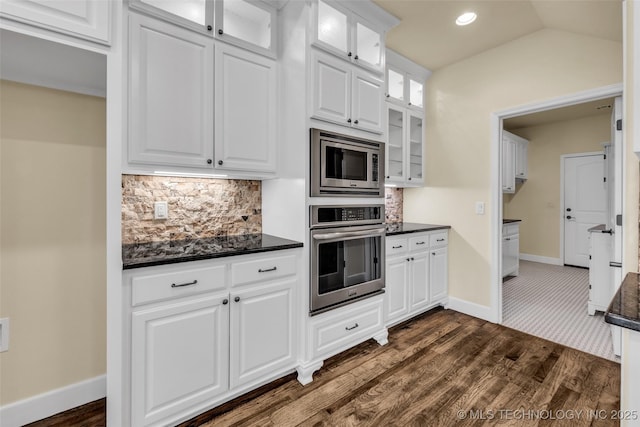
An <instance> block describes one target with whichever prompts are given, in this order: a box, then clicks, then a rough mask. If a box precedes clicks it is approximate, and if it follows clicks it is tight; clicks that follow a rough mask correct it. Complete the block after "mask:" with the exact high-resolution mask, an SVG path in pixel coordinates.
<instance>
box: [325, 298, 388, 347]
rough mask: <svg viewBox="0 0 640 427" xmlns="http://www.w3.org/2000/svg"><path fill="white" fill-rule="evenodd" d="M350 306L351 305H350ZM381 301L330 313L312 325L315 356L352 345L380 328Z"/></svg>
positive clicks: (381, 320)
mask: <svg viewBox="0 0 640 427" xmlns="http://www.w3.org/2000/svg"><path fill="white" fill-rule="evenodd" d="M350 308H351V307H350ZM382 317H383V316H382V301H381V300H380V301H374V302H373V303H372V304H366V305H363V306H362V307H356V308H355V309H354V308H351V310H346V311H344V312H342V313H339V314H337V315H331V316H329V317H327V318H325V319H323V320H322V321H320V322H318V323H316V324H314V325H313V326H312V336H313V349H314V353H315V355H316V356H318V355H321V354H326V353H329V352H333V351H336V350H339V349H341V348H346V347H350V346H352V345H353V344H354V343H356V342H357V341H358V340H360V339H362V338H363V337H365V336H369V337H370V336H371V335H370V334H371V333H372V332H373V331H375V330H377V329H380V328H382V322H383V319H382Z"/></svg>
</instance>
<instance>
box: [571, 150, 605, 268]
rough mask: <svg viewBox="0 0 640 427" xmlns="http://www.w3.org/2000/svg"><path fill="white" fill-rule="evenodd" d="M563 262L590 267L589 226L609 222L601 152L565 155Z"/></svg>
mask: <svg viewBox="0 0 640 427" xmlns="http://www.w3.org/2000/svg"><path fill="white" fill-rule="evenodd" d="M563 162H564V263H565V264H567V265H575V266H579V267H588V266H589V232H588V231H587V230H588V229H589V228H591V227H593V226H596V225H598V224H605V223H606V222H607V192H606V186H605V182H604V156H603V155H602V154H588V155H577V156H572V157H565V158H564V159H563Z"/></svg>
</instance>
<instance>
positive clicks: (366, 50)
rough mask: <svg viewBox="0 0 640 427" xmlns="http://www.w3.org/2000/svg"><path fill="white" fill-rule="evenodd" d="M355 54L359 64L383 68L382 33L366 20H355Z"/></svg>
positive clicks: (377, 68)
mask: <svg viewBox="0 0 640 427" xmlns="http://www.w3.org/2000/svg"><path fill="white" fill-rule="evenodd" d="M355 44H356V45H355V56H354V57H353V59H354V60H355V61H356V62H357V63H358V64H359V65H364V66H367V67H370V68H373V69H374V70H380V71H381V70H382V66H383V58H382V45H383V43H382V35H381V34H380V33H379V32H377V31H374V30H373V29H371V27H370V26H368V24H366V23H365V22H364V21H362V20H359V21H356V22H355Z"/></svg>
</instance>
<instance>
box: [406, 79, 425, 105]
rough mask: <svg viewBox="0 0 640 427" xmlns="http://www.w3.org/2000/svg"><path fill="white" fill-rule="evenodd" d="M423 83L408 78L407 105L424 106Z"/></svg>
mask: <svg viewBox="0 0 640 427" xmlns="http://www.w3.org/2000/svg"><path fill="white" fill-rule="evenodd" d="M423 87H424V85H423V84H422V83H420V82H419V81H417V80H414V79H412V78H409V106H410V107H415V108H424V97H423Z"/></svg>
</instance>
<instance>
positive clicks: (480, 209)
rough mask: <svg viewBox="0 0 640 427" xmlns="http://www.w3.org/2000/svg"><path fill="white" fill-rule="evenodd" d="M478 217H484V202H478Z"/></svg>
mask: <svg viewBox="0 0 640 427" xmlns="http://www.w3.org/2000/svg"><path fill="white" fill-rule="evenodd" d="M476 215H484V202H476Z"/></svg>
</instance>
